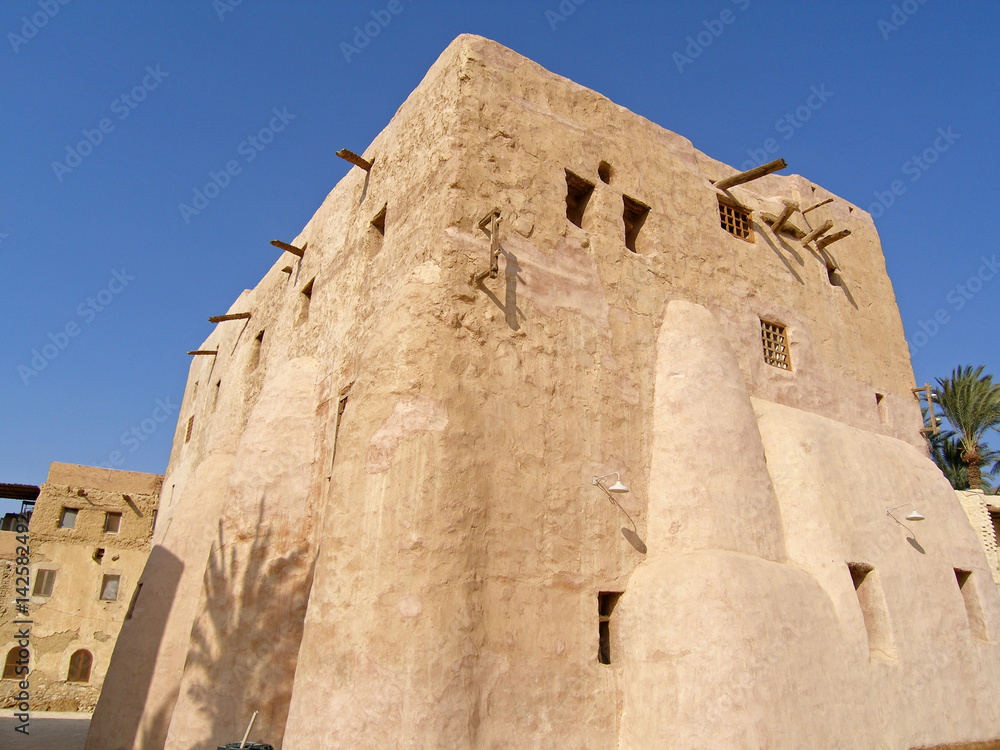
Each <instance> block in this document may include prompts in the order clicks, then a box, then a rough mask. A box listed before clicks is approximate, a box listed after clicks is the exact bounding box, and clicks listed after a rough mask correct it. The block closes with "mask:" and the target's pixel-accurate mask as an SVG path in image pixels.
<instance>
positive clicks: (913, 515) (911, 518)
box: [906, 508, 924, 521]
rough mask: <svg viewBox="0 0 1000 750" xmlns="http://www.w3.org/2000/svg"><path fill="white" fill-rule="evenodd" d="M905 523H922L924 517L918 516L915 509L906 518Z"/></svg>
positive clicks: (918, 513)
mask: <svg viewBox="0 0 1000 750" xmlns="http://www.w3.org/2000/svg"><path fill="white" fill-rule="evenodd" d="M906 520H907V521H923V520H924V517H923V516H922V515H921V514H920V511H918V510H917V509H916V508H914V509H913V510H912V511H911V512H910V514H909V515H908V516H907V517H906Z"/></svg>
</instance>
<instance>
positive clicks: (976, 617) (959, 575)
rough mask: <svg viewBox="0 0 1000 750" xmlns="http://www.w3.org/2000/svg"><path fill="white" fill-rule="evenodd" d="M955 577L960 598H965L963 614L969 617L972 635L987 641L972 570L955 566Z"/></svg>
mask: <svg viewBox="0 0 1000 750" xmlns="http://www.w3.org/2000/svg"><path fill="white" fill-rule="evenodd" d="M955 579H956V580H957V581H958V588H959V589H960V590H961V591H962V598H963V599H964V600H965V614H966V615H967V616H968V618H969V628H970V629H971V630H972V637H973V638H978V639H979V640H982V641H988V640H989V635H988V634H987V632H986V618H985V617H984V616H983V605H982V603H981V602H980V601H979V592H978V591H976V584H975V581H974V579H973V577H972V571H971V570H960V569H959V568H955Z"/></svg>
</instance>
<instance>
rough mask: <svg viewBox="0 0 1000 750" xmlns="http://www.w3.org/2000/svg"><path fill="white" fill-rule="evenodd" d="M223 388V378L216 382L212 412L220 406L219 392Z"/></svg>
mask: <svg viewBox="0 0 1000 750" xmlns="http://www.w3.org/2000/svg"><path fill="white" fill-rule="evenodd" d="M221 388H222V378H219V379H218V380H216V381H215V393H213V394H212V410H213V411H214V410H215V407H216V406H218V404H219V391H220V390H221Z"/></svg>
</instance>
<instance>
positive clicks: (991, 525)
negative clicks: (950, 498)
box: [955, 490, 1000, 586]
mask: <svg viewBox="0 0 1000 750" xmlns="http://www.w3.org/2000/svg"><path fill="white" fill-rule="evenodd" d="M955 494H956V495H957V496H958V501H959V502H960V503H961V504H962V509H963V510H964V511H965V515H967V516H968V517H969V523H971V524H972V528H973V529H975V531H976V535H977V536H978V537H979V543H980V544H982V545H983V552H984V553H986V560H987V561H988V562H989V564H990V570H991V571H992V573H993V583H995V584H996V585H997V586H1000V555H998V550H997V524H998V522H1000V509H998V508H997V507H996V506H995V505H991V504H990V503H989V502H988V501H990V500H994V499H995V498H994V497H992V496H987V495H986V493H984V492H983V491H982V490H955Z"/></svg>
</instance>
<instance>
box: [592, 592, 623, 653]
mask: <svg viewBox="0 0 1000 750" xmlns="http://www.w3.org/2000/svg"><path fill="white" fill-rule="evenodd" d="M621 595H622V592H621V591H601V592H600V593H599V594H598V595H597V614H598V646H597V660H598V661H599V662H600V663H601V664H610V663H611V613H612V612H614V611H615V605H616V604H618V600H619V599H620V598H621Z"/></svg>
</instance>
